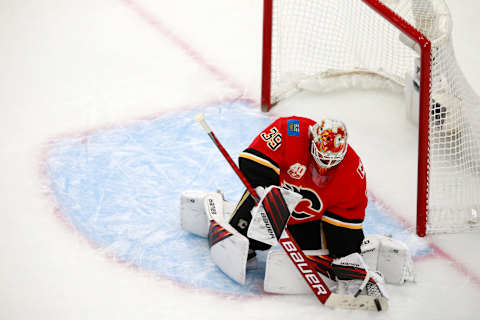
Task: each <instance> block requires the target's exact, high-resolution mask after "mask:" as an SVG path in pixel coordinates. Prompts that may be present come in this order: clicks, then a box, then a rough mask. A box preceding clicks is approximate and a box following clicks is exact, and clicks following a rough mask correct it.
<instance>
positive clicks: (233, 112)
mask: <svg viewBox="0 0 480 320" xmlns="http://www.w3.org/2000/svg"><path fill="white" fill-rule="evenodd" d="M447 3H448V5H449V6H450V8H451V10H452V15H453V19H454V22H455V25H454V44H455V48H456V53H457V58H458V61H459V65H460V66H461V67H462V69H463V71H464V73H465V75H466V77H467V79H468V80H469V81H470V82H471V84H472V86H473V87H474V88H476V89H477V91H478V88H480V77H479V74H480V64H479V63H478V54H477V53H478V49H479V48H480V38H479V37H477V36H476V34H475V32H474V30H477V29H478V27H479V26H478V25H479V24H480V21H479V19H478V17H477V16H476V15H478V12H480V6H479V4H478V3H477V2H476V1H473V0H465V1H447ZM260 21H261V1H258V0H246V1H237V2H229V1H220V0H210V1H207V2H200V1H188V0H176V1H153V0H136V1H134V0H107V1H102V2H101V3H100V2H98V1H93V0H86V1H82V2H78V1H60V0H49V1H46V2H45V1H44V2H31V1H26V0H19V1H14V2H12V1H11V2H2V3H1V4H0V26H1V27H0V40H1V41H0V52H1V54H0V56H1V59H0V66H1V70H2V72H1V73H0V105H1V106H2V107H1V108H2V120H0V121H1V125H0V130H1V135H0V143H1V145H2V151H1V152H0V161H1V164H2V168H3V169H2V179H1V180H0V191H1V194H2V204H1V212H2V217H3V221H2V223H1V224H0V237H1V240H2V241H1V242H0V252H1V253H2V259H1V263H0V284H1V286H0V298H1V300H0V318H1V319H32V318H35V319H192V318H196V319H208V318H214V317H226V318H231V319H291V318H294V317H296V318H302V319H318V318H321V319H345V318H355V319H357V318H358V319H371V318H372V317H375V318H381V319H405V318H411V319H449V318H455V319H476V318H477V317H478V313H479V311H480V306H479V304H478V301H479V299H480V280H479V279H480V272H479V271H478V270H477V268H476V266H477V265H478V264H479V262H480V255H479V254H478V252H477V251H478V250H476V246H475V244H476V243H479V240H480V239H479V238H480V236H479V234H478V233H471V234H459V235H443V236H435V237H428V238H427V239H418V238H417V237H415V236H414V235H413V227H412V226H413V225H414V210H415V190H414V188H415V181H414V177H415V174H416V166H415V165H416V162H415V160H416V153H415V152H416V140H415V137H416V135H415V134H416V133H415V130H416V129H415V127H414V126H412V125H411V124H410V123H408V122H407V121H406V120H405V121H398V119H402V117H403V116H404V113H403V112H404V110H403V109H402V103H403V101H402V98H401V96H399V95H396V94H387V93H385V92H345V93H338V94H330V95H327V96H325V97H322V98H318V97H313V96H311V95H308V94H300V95H298V96H297V97H294V99H292V100H291V101H289V102H288V103H284V104H279V105H278V106H277V108H276V109H275V110H274V111H273V112H272V113H271V114H269V115H265V114H261V113H260V112H259V111H258V99H259V92H260V90H259V81H260V76H259V72H260V62H259V61H260V51H259V50H260V45H261V42H260V35H261V32H260V30H261V26H260ZM321 106H328V108H322V107H321ZM358 107H360V108H358ZM198 111H202V112H206V115H207V119H208V121H209V123H210V124H211V126H212V128H213V129H214V130H215V131H216V133H217V134H218V137H219V139H220V140H221V141H222V142H223V143H224V144H225V147H226V148H227V150H229V152H230V153H231V155H232V156H233V157H236V155H238V153H239V152H240V151H241V149H242V148H243V147H244V146H245V145H246V144H247V143H248V142H249V140H250V139H251V138H252V137H253V136H254V135H255V134H256V132H257V131H258V129H259V128H261V127H263V126H265V125H266V124H267V123H268V122H270V121H271V120H272V119H273V117H276V116H280V115H286V114H291V113H296V114H298V115H306V116H312V117H316V116H319V115H320V114H329V113H330V114H333V115H335V116H338V117H341V118H342V119H344V120H345V122H346V123H347V124H348V125H349V131H350V132H351V137H352V140H351V141H352V144H353V145H355V146H357V148H356V149H357V151H358V152H359V154H360V155H361V156H362V158H363V159H364V164H365V167H366V169H367V178H368V179H369V180H368V183H369V191H370V192H371V201H370V205H369V208H368V213H367V214H368V217H367V220H366V223H365V228H366V230H367V232H374V233H377V232H378V233H386V234H387V233H388V234H392V235H393V236H395V237H398V238H399V239H402V240H404V241H406V242H407V244H408V245H409V247H410V248H411V249H412V251H413V252H414V254H415V268H416V271H417V282H416V283H414V284H409V285H406V286H403V287H397V286H388V290H389V291H390V294H391V296H392V301H391V307H390V310H389V311H388V313H386V314H381V315H380V314H371V313H362V312H355V311H343V310H329V309H326V308H323V307H322V306H321V305H319V303H318V302H317V301H316V300H315V299H314V298H313V297H311V296H278V295H265V294H262V291H261V279H260V278H261V274H262V271H263V270H262V268H260V269H258V270H257V271H254V272H250V273H249V275H248V277H249V283H248V285H247V287H239V286H238V285H236V284H234V283H233V282H231V281H230V280H229V279H227V278H226V277H225V276H223V274H221V273H220V272H219V271H218V269H216V268H215V267H214V266H213V265H212V264H211V262H210V260H209V258H208V251H207V248H206V243H205V241H204V239H201V238H198V237H194V236H191V235H187V234H185V233H184V232H183V231H182V230H181V229H180V228H179V225H178V212H177V211H178V203H179V199H178V193H179V192H180V191H182V190H184V189H185V188H187V187H188V188H193V189H197V188H200V189H203V188H207V189H217V188H222V189H223V190H224V191H225V193H226V196H227V198H229V199H231V200H232V201H235V200H236V198H237V197H238V195H239V193H240V192H241V190H242V186H241V184H240V183H239V182H238V181H237V179H236V177H235V176H234V174H233V173H232V172H231V169H230V168H229V167H228V166H227V165H226V164H225V163H224V161H223V159H222V158H221V156H220V154H219V153H218V151H217V150H215V148H214V147H213V145H212V144H211V142H210V141H209V139H208V137H206V136H205V134H204V133H203V132H202V131H201V129H200V128H199V127H198V125H196V124H195V123H194V122H193V116H194V115H195V114H196V112H198ZM387 154H388V155H390V156H392V155H393V157H392V158H393V159H394V160H393V161H392V162H389V163H386V162H385V161H384V159H385V157H386V155H387ZM385 177H389V179H385ZM225 186H228V190H226V189H225Z"/></svg>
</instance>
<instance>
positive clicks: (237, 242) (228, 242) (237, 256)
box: [203, 192, 249, 284]
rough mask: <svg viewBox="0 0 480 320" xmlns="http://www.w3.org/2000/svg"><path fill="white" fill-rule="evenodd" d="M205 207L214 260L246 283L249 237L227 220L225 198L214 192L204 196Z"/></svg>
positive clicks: (224, 269)
mask: <svg viewBox="0 0 480 320" xmlns="http://www.w3.org/2000/svg"><path fill="white" fill-rule="evenodd" d="M203 202H204V209H205V212H206V217H207V218H208V219H209V221H210V222H209V231H208V244H209V246H210V257H211V258H212V261H213V262H214V263H215V264H216V265H217V266H218V267H219V268H220V270H222V271H223V272H224V273H225V274H226V275H227V276H229V277H230V278H231V279H233V280H234V281H236V282H238V283H240V284H245V275H246V270H247V257H248V247H249V241H248V239H247V238H246V237H245V236H243V235H241V234H240V233H239V232H238V231H237V230H235V229H234V228H233V227H232V226H231V225H230V224H228V223H227V222H225V219H224V215H223V204H224V201H223V198H222V196H221V195H220V194H219V193H216V192H212V193H209V194H207V195H205V197H204V200H203Z"/></svg>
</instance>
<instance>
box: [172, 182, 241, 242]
mask: <svg viewBox="0 0 480 320" xmlns="http://www.w3.org/2000/svg"><path fill="white" fill-rule="evenodd" d="M211 193H212V192H207V191H200V190H187V191H183V192H182V194H181V195H180V225H181V227H182V229H183V230H185V231H188V232H190V233H193V234H196V235H197V236H201V237H205V238H206V237H207V236H208V228H209V221H208V218H207V215H206V211H205V207H204V204H203V202H204V199H205V197H206V196H207V195H208V194H211ZM234 209H235V205H234V204H232V203H230V202H228V201H224V202H223V215H224V216H229V215H230V214H231V213H232V212H233V210H234Z"/></svg>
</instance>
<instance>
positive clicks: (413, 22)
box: [262, 0, 480, 236]
mask: <svg viewBox="0 0 480 320" xmlns="http://www.w3.org/2000/svg"><path fill="white" fill-rule="evenodd" d="M451 28H452V23H451V16H450V13H449V11H448V8H447V6H446V4H445V3H444V1H443V0H309V1H298V0H264V30H263V31H264V32H263V33H264V37H263V66H262V69H263V70H262V109H263V110H264V111H268V110H269V109H270V108H271V107H272V105H274V104H275V103H277V102H278V101H280V100H281V99H284V98H286V97H288V96H289V95H291V94H292V93H295V92H296V91H298V90H302V89H309V90H314V91H316V92H320V93H321V92H329V91H332V90H337V89H340V88H388V89H391V90H397V91H404V92H407V93H408V94H409V96H408V99H410V100H409V102H410V106H411V107H410V108H409V111H410V114H411V116H412V117H413V118H414V119H415V121H417V122H418V124H419V161H418V192H417V233H418V234H419V235H421V236H423V235H425V234H431V233H445V232H460V231H466V230H480V217H479V216H478V215H480V115H479V111H480V99H479V97H478V96H477V95H476V94H475V92H474V91H473V90H472V88H471V87H470V85H469V84H468V82H467V81H466V79H465V77H464V76H463V74H462V72H461V70H460V69H459V67H458V65H457V62H456V59H455V54H454V49H453V46H452V39H451ZM407 89H408V90H407Z"/></svg>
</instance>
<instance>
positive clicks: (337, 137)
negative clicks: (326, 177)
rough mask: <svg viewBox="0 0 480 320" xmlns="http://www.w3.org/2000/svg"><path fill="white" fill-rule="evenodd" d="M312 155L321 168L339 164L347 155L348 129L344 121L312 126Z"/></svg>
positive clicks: (323, 121) (323, 122)
mask: <svg viewBox="0 0 480 320" xmlns="http://www.w3.org/2000/svg"><path fill="white" fill-rule="evenodd" d="M310 134H311V137H312V147H311V150H310V151H311V153H312V156H313V158H314V159H315V161H316V162H317V164H318V165H319V166H320V167H321V168H325V169H328V168H331V167H333V166H336V165H337V164H339V163H340V162H341V161H342V160H343V157H344V156H345V154H346V153H347V146H348V144H347V128H346V127H345V124H344V123H343V122H342V121H339V120H332V119H326V120H322V121H320V122H317V123H316V124H314V125H313V126H310Z"/></svg>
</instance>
